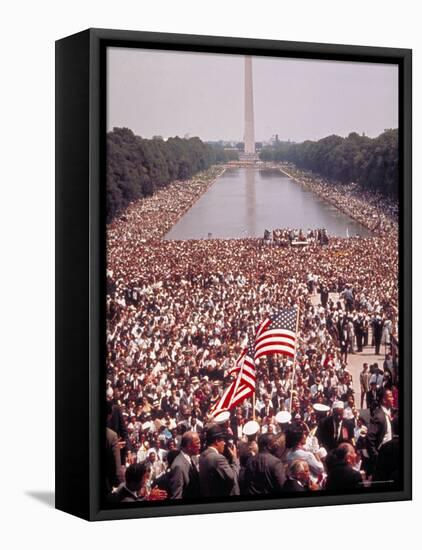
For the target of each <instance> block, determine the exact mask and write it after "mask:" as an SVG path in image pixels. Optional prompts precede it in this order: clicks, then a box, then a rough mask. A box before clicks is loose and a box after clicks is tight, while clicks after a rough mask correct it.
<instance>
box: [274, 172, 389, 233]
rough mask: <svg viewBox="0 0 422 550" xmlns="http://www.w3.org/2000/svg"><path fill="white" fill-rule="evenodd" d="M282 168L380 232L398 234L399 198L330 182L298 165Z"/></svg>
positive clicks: (349, 214) (330, 201)
mask: <svg viewBox="0 0 422 550" xmlns="http://www.w3.org/2000/svg"><path fill="white" fill-rule="evenodd" d="M281 166H282V171H283V172H284V173H285V174H287V175H289V176H290V177H292V178H293V179H294V180H295V181H297V182H298V183H300V184H301V185H303V186H304V187H305V188H306V189H308V190H309V191H312V192H313V193H315V194H317V195H319V196H320V197H322V198H323V199H324V200H326V201H328V202H329V203H331V204H332V205H333V206H335V207H336V208H338V209H339V210H341V211H342V212H344V213H345V214H347V215H348V216H350V217H351V218H353V219H354V220H356V221H358V222H359V223H360V224H362V225H363V226H364V227H366V228H367V229H369V230H371V231H372V232H374V233H375V234H378V235H386V234H391V233H393V234H394V235H397V228H398V223H397V222H398V217H399V208H398V203H397V201H395V200H393V199H392V198H389V197H387V196H385V195H382V194H381V193H375V192H369V191H364V190H363V189H362V186H360V185H358V184H357V183H349V184H341V183H336V182H329V181H327V180H325V179H324V178H321V177H320V176H317V175H315V174H313V173H312V172H309V171H306V170H299V169H298V168H296V167H295V166H294V165H292V164H289V163H282V164H281Z"/></svg>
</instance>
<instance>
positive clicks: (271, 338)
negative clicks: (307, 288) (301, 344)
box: [254, 307, 297, 360]
mask: <svg viewBox="0 0 422 550" xmlns="http://www.w3.org/2000/svg"><path fill="white" fill-rule="evenodd" d="M296 319H297V309H296V308H295V307H291V308H285V309H281V310H280V311H278V312H277V313H275V314H274V315H272V316H271V317H269V318H268V319H265V320H264V321H263V322H262V323H261V324H260V325H259V327H258V329H257V331H256V334H255V354H254V359H255V360H256V359H258V358H259V357H262V356H263V355H272V354H273V353H280V354H282V355H288V356H290V357H294V355H295V349H296Z"/></svg>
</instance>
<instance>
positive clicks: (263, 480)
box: [245, 434, 285, 495]
mask: <svg viewBox="0 0 422 550" xmlns="http://www.w3.org/2000/svg"><path fill="white" fill-rule="evenodd" d="M273 448H274V435H272V434H262V435H260V436H259V438H258V449H259V452H258V454H257V455H255V456H252V457H251V458H250V459H249V461H248V463H247V465H246V469H245V488H246V491H247V493H248V494H250V495H266V494H275V493H280V492H281V491H282V490H283V485H284V482H285V475H284V467H283V463H282V462H281V460H279V459H278V458H276V457H275V456H274V455H273V454H271V453H272V450H273Z"/></svg>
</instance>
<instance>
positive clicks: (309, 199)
mask: <svg viewBox="0 0 422 550" xmlns="http://www.w3.org/2000/svg"><path fill="white" fill-rule="evenodd" d="M281 227H291V228H302V229H304V230H307V229H308V228H312V229H315V228H323V227H324V228H326V229H327V232H328V234H329V235H336V236H339V237H346V236H348V235H349V236H355V235H360V236H362V237H365V236H367V235H369V231H368V230H367V229H366V228H365V227H363V226H362V225H360V224H359V223H358V222H356V221H354V220H353V219H352V218H350V217H349V216H347V215H346V214H343V213H342V212H340V211H339V210H337V209H336V208H334V207H333V206H331V205H330V204H329V203H327V202H326V201H324V200H322V199H321V198H320V197H318V195H315V194H314V193H312V192H310V191H306V190H305V189H304V188H303V187H302V186H301V185H299V184H298V183H296V182H295V181H293V180H292V179H291V178H288V177H287V176H284V175H283V174H282V173H281V172H280V171H279V170H276V169H273V170H268V169H265V170H264V169H258V168H253V167H246V168H232V169H228V170H226V172H225V173H224V174H223V175H222V176H221V177H220V178H218V179H217V181H216V182H215V183H214V184H213V185H212V187H211V188H210V189H209V190H208V191H207V192H206V193H205V194H204V195H203V196H202V197H201V198H200V199H199V200H198V201H197V202H196V203H195V204H194V205H193V206H192V208H190V210H188V211H187V212H186V214H185V215H184V216H183V217H182V218H181V219H180V220H179V221H178V223H177V224H176V225H174V226H173V228H172V229H171V230H170V231H169V233H168V234H167V235H166V237H165V238H166V239H173V240H183V239H205V238H207V237H210V236H211V237H212V238H220V239H239V238H244V237H262V236H263V234H264V230H265V229H269V230H273V229H276V228H281Z"/></svg>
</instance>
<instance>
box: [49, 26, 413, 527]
mask: <svg viewBox="0 0 422 550" xmlns="http://www.w3.org/2000/svg"><path fill="white" fill-rule="evenodd" d="M109 46H124V47H126V48H148V49H161V50H163V49H165V50H173V51H195V52H212V53H227V54H250V55H263V56H288V57H295V58H308V59H325V60H328V59H329V60H341V61H361V62H374V63H380V62H382V63H396V64H397V65H398V67H399V144H400V157H399V158H400V162H399V168H400V239H399V246H400V253H399V257H400V260H399V264H400V280H399V285H400V304H401V309H400V335H399V336H400V342H401V352H400V354H401V360H400V369H401V380H402V386H401V398H400V402H401V405H400V406H401V410H400V423H401V434H403V438H402V450H403V456H402V466H403V486H402V489H401V490H397V491H383V492H368V493H356V494H342V495H331V494H317V495H306V496H305V497H299V498H293V497H288V498H283V499H263V498H260V499H259V500H252V499H250V500H248V501H245V500H237V499H236V500H234V499H233V500H230V501H226V502H221V501H218V502H210V501H207V502H205V501H204V502H203V503H195V504H186V503H178V504H168V503H165V504H163V503H151V505H149V506H147V507H145V506H143V507H133V506H132V507H131V506H129V507H128V506H122V507H119V508H107V507H106V506H105V505H104V503H102V499H101V489H100V487H101V483H100V481H101V475H102V465H101V449H102V445H103V443H104V441H103V438H102V434H103V432H104V430H103V428H102V427H103V426H104V425H105V417H104V411H103V407H102V404H103V396H104V389H105V376H104V346H103V342H104V335H105V315H104V313H105V311H104V300H103V296H104V295H105V193H104V192H103V191H104V187H105V166H106V164H105V153H106V148H105V145H106V143H105V138H106V127H105V116H104V114H105V52H106V48H107V47H109ZM411 163H412V52H411V50H408V49H395V48H380V47H367V46H348V45H333V44H314V43H304V42H283V41H273V40H255V39H243V38H227V37H214V36H196V35H182V34H164V33H150V32H137V31H121V30H105V29H88V30H85V31H83V32H81V33H78V34H75V35H73V36H70V37H67V38H64V39H62V40H59V41H57V42H56V388H55V389H56V412H55V417H56V508H58V509H60V510H63V511H65V512H68V513H70V514H74V515H76V516H79V517H81V518H84V519H87V520H107V519H123V518H140V517H151V516H172V515H183V514H203V513H216V512H231V511H242V510H263V509H274V508H286V507H289V508H291V507H304V506H322V505H335V504H352V503H364V502H384V501H393V500H396V501H397V500H409V499H411V498H412V472H411V466H412V461H411V450H412V442H411V432H412V414H411V407H412V401H411V382H412V380H411V378H412V374H411V364H412V341H411V334H412V289H411V284H412V279H411V270H412V266H411V248H412V234H411V227H412V219H411V194H412V193H411V177H412V173H411V170H412V167H411Z"/></svg>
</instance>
